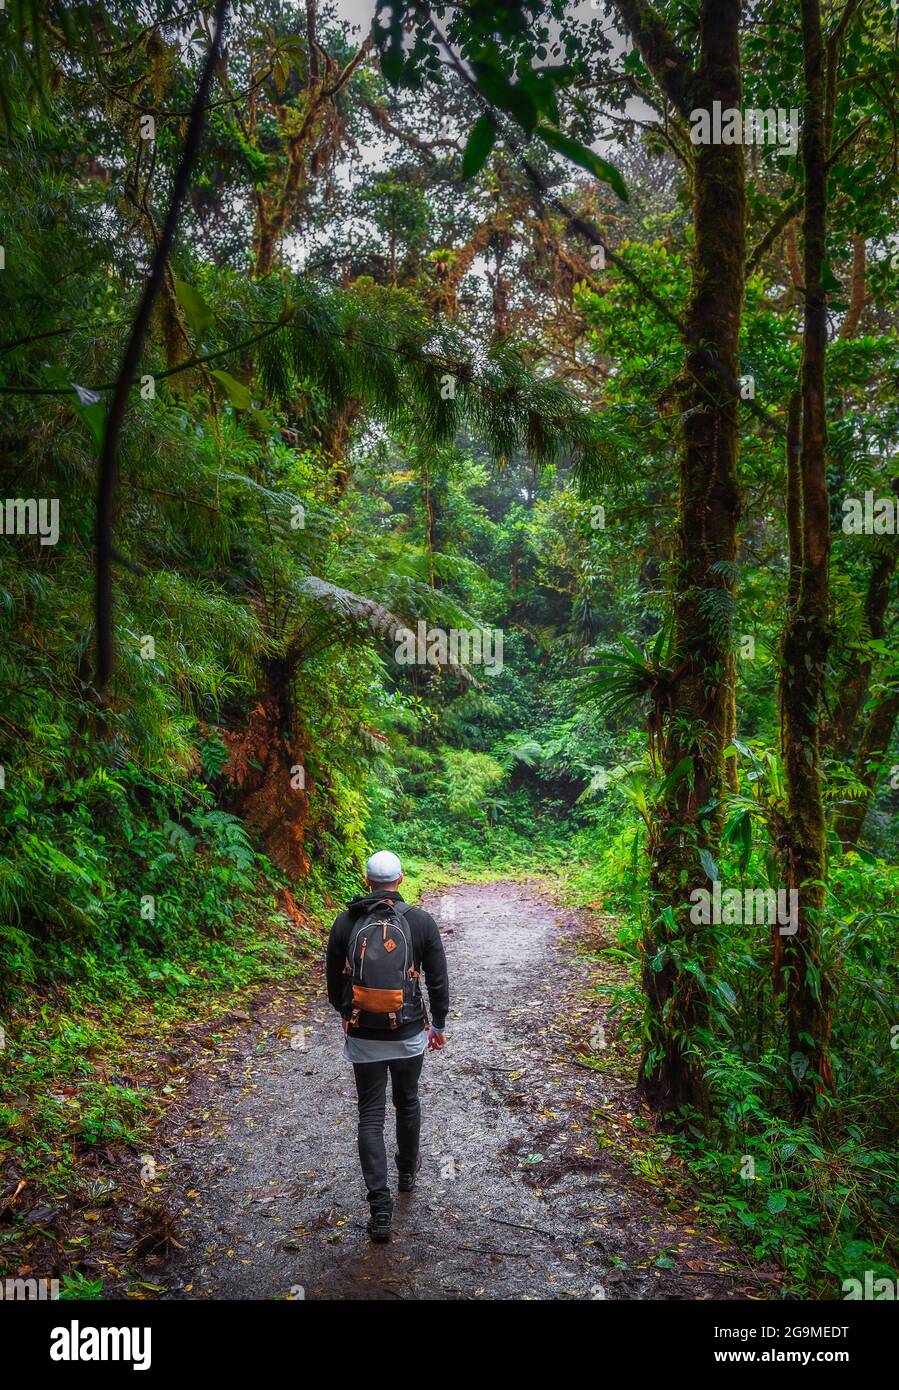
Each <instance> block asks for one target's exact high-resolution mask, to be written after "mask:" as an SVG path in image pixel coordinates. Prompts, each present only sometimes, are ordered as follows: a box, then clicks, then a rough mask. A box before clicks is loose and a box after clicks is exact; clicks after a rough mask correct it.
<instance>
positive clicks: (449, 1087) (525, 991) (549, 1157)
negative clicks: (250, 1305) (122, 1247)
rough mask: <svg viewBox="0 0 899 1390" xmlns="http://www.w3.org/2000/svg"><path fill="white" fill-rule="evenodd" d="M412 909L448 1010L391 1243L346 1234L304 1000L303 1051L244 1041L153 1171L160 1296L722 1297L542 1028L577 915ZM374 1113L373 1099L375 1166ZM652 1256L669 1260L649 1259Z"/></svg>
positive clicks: (324, 1087)
mask: <svg viewBox="0 0 899 1390" xmlns="http://www.w3.org/2000/svg"><path fill="white" fill-rule="evenodd" d="M423 905H425V906H427V907H428V908H429V909H430V910H431V911H432V912H433V913H434V915H435V917H437V919H438V921H439V923H440V926H441V931H442V932H443V935H444V942H445V945H446V950H447V955H448V958H449V966H450V984H451V989H452V995H453V1004H452V1009H451V1013H450V1017H449V1021H448V1038H449V1043H448V1046H447V1048H446V1050H445V1051H444V1052H443V1053H442V1054H429V1055H428V1056H427V1057H426V1059H425V1065H424V1072H423V1077H422V1088H421V1090H422V1110H423V1122H422V1156H423V1167H422V1171H421V1176H420V1180H419V1183H418V1186H417V1187H416V1190H415V1192H414V1193H413V1194H412V1195H410V1196H405V1195H404V1196H401V1197H399V1198H398V1200H397V1204H396V1210H395V1216H394V1237H393V1240H392V1242H391V1243H390V1244H389V1245H386V1246H373V1245H372V1244H371V1242H370V1241H369V1239H368V1237H367V1235H366V1232H365V1220H366V1217H367V1207H366V1204H365V1196H364V1188H363V1184H362V1180H361V1175H360V1172H359V1167H358V1159H357V1155H356V1141H355V1090H354V1086H353V1077H352V1069H351V1067H350V1066H349V1065H348V1064H347V1063H346V1062H344V1061H343V1060H342V1058H341V1056H340V1040H341V1034H340V1029H339V1023H338V1020H337V1019H336V1016H335V1015H334V1013H333V1011H332V1010H331V1009H330V1008H329V1006H328V1005H327V1002H326V1001H322V1002H321V1003H318V1004H316V1005H315V1006H314V1007H313V1008H312V1009H311V1010H310V1012H309V1014H308V1016H307V1017H306V1018H305V1019H304V1020H302V1021H303V1022H305V1024H306V1027H307V1033H306V1035H305V1047H304V1049H298V1048H297V1047H296V1046H295V1045H294V1046H291V1038H290V1036H289V1028H290V1024H291V1022H297V1023H298V1022H300V1020H299V1019H297V1020H286V1021H285V1020H284V1019H281V1020H279V1022H280V1025H281V1028H280V1031H281V1033H282V1034H287V1035H286V1036H278V1035H277V1034H276V1033H275V1031H274V1029H271V1028H270V1029H269V1030H268V1032H267V1035H266V1036H264V1037H263V1036H260V1038H259V1039H258V1040H257V1044H256V1050H255V1051H250V1052H249V1053H248V1054H247V1055H246V1057H245V1059H244V1062H245V1070H244V1072H243V1073H241V1074H236V1073H235V1074H234V1075H233V1078H232V1082H231V1085H230V1087H229V1088H227V1089H224V1090H220V1091H218V1092H217V1093H216V1094H215V1095H214V1096H213V1097H211V1098H210V1099H208V1100H207V1108H206V1109H205V1110H204V1113H203V1114H202V1116H199V1115H195V1116H194V1117H193V1123H194V1126H195V1128H194V1131H193V1132H192V1133H187V1134H186V1135H185V1136H184V1137H183V1138H182V1139H181V1141H180V1142H179V1143H178V1145H177V1148H176V1151H175V1153H174V1155H173V1158H172V1162H171V1164H170V1166H169V1175H168V1180H169V1185H170V1186H172V1185H174V1187H175V1189H176V1190H180V1191H181V1192H183V1193H185V1194H187V1195H186V1196H185V1198H184V1201H185V1206H184V1208H183V1210H184V1213H185V1214H184V1216H183V1218H182V1219H181V1221H180V1223H179V1228H178V1231H177V1239H178V1241H179V1243H180V1246H181V1248H180V1249H179V1250H178V1251H176V1253H175V1255H174V1257H173V1258H172V1260H171V1261H170V1263H169V1265H168V1267H167V1268H166V1270H165V1273H164V1275H162V1277H163V1279H164V1282H165V1285H166V1287H167V1289H168V1297H174V1298H240V1299H245V1298H279V1297H280V1298H284V1297H287V1296H289V1295H292V1296H294V1297H305V1298H306V1299H317V1298H318V1299H320V1298H348V1299H383V1298H409V1299H458V1298H488V1299H509V1298H538V1299H546V1298H576V1299H591V1298H644V1299H645V1298H688V1299H694V1298H708V1297H740V1296H741V1293H740V1292H739V1289H740V1276H739V1275H737V1276H735V1275H734V1274H733V1273H731V1274H725V1275H723V1274H722V1273H721V1272H720V1269H721V1261H722V1258H723V1257H724V1258H726V1257H727V1253H728V1252H727V1251H726V1249H725V1247H724V1246H723V1244H722V1243H720V1242H718V1241H715V1240H714V1239H713V1238H712V1237H709V1236H703V1235H700V1234H698V1233H696V1232H694V1231H693V1230H692V1228H691V1226H690V1219H691V1214H690V1213H685V1214H681V1215H677V1214H675V1215H671V1214H669V1213H667V1212H663V1211H661V1210H660V1209H659V1208H658V1207H657V1206H656V1205H655V1204H654V1201H653V1200H652V1197H651V1194H650V1193H649V1191H648V1190H647V1191H645V1192H641V1190H640V1186H639V1184H634V1183H632V1182H631V1181H629V1180H628V1177H627V1175H626V1174H622V1172H621V1171H617V1172H616V1170H615V1168H614V1165H613V1164H612V1163H611V1162H610V1161H609V1160H607V1159H604V1158H603V1151H602V1150H597V1148H596V1146H595V1142H594V1137H593V1120H592V1116H593V1113H594V1112H595V1111H602V1110H603V1108H604V1107H606V1108H608V1107H610V1106H612V1105H620V1104H622V1100H621V1097H622V1096H623V1095H624V1093H625V1089H626V1086H627V1082H626V1079H625V1078H621V1079H620V1082H619V1089H618V1092H617V1093H616V1094H615V1095H612V1094H610V1093H609V1092H610V1087H609V1081H608V1080H607V1079H604V1078H603V1077H602V1076H600V1075H599V1074H598V1073H594V1072H591V1071H590V1070H588V1069H583V1068H578V1067H577V1065H576V1064H573V1063H572V1062H571V1061H570V1060H566V1045H567V1037H566V1035H565V1034H564V1032H562V1031H560V1030H559V1029H557V1028H555V1027H554V1026H553V1021H554V1019H556V1018H557V1017H558V1013H559V1008H560V996H563V997H564V996H566V995H567V996H568V997H573V995H574V994H575V992H576V991H578V990H582V988H583V983H584V977H585V969H586V967H585V966H584V965H583V963H582V962H580V961H579V960H578V959H577V957H576V956H575V955H574V954H573V952H572V951H571V950H570V949H567V948H566V946H565V944H564V942H563V940H562V939H561V938H562V936H563V933H564V932H566V931H568V930H569V929H574V928H576V920H575V919H573V918H570V917H569V918H566V917H565V916H564V914H562V913H560V912H559V911H558V909H556V908H554V906H553V904H552V903H551V901H549V900H548V899H547V897H546V896H544V895H540V894H538V893H537V892H536V891H535V890H534V889H533V888H531V887H529V886H528V885H526V884H520V883H493V884H473V885H464V886H461V887H457V888H454V889H453V890H452V891H451V892H448V893H446V894H443V895H442V896H441V897H439V898H437V899H431V900H426V901H425V902H424V904H423ZM581 1002H582V1005H583V1002H584V1001H583V996H582V998H581ZM563 1007H564V1004H563ZM588 1012H589V1011H588ZM535 1020H536V1023H535ZM285 1024H286V1025H287V1026H286V1027H285ZM309 1030H311V1031H309ZM587 1031H589V1024H587ZM295 1036H296V1035H294V1037H295ZM210 1106H211V1108H209V1107H210ZM392 1121H393V1111H392V1109H391V1108H390V1107H388V1154H390V1155H392V1153H393V1148H392V1145H391V1138H392V1136H391V1134H390V1129H391V1126H392ZM694 1219H695V1218H694ZM667 1250H670V1251H673V1252H674V1253H675V1256H676V1260H675V1265H676V1267H674V1268H659V1267H658V1266H657V1265H656V1260H657V1259H658V1257H659V1255H660V1254H662V1252H664V1251H667ZM663 1263H664V1261H663ZM688 1266H692V1268H690V1267H688ZM705 1270H708V1271H709V1272H708V1273H706V1272H703V1271H705ZM716 1270H717V1271H719V1272H717V1273H716V1272H715V1271H716ZM153 1277H154V1278H157V1279H158V1278H159V1277H160V1271H159V1270H158V1269H157V1270H156V1272H155V1273H154V1275H153ZM300 1290H302V1292H300ZM755 1293H756V1296H758V1293H759V1289H758V1287H756V1288H755ZM742 1296H745V1294H744V1295H742Z"/></svg>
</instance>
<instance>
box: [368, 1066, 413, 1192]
mask: <svg viewBox="0 0 899 1390" xmlns="http://www.w3.org/2000/svg"><path fill="white" fill-rule="evenodd" d="M423 1062H424V1053H422V1054H421V1056H420V1057H402V1058H398V1059H396V1060H395V1061H390V1062H354V1063H353V1071H354V1072H355V1075H356V1095H357V1096H358V1099H359V1158H360V1160H361V1163H362V1176H363V1177H364V1178H365V1186H366V1187H367V1188H368V1200H369V1203H370V1204H371V1206H373V1207H375V1206H378V1205H380V1204H382V1203H386V1202H389V1201H390V1188H389V1187H388V1185H387V1150H386V1148H385V1147H384V1116H385V1114H386V1111H387V1073H388V1072H389V1073H390V1088H391V1091H392V1093H393V1105H394V1109H395V1110H396V1147H397V1155H396V1166H397V1168H398V1169H399V1171H400V1172H401V1173H412V1172H414V1170H415V1165H416V1163H417V1161H418V1135H419V1131H420V1129H421V1103H420V1102H419V1099H418V1078H419V1077H420V1076H421V1068H422V1063H423Z"/></svg>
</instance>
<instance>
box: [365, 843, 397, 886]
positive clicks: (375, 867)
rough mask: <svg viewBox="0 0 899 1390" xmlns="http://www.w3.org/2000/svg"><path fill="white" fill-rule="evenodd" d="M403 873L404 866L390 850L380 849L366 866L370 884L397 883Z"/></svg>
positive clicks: (366, 874) (366, 875)
mask: <svg viewBox="0 0 899 1390" xmlns="http://www.w3.org/2000/svg"><path fill="white" fill-rule="evenodd" d="M402 873H403V866H402V864H401V863H400V861H399V859H398V858H397V856H396V855H395V854H391V853H390V850H389V849H379V850H378V852H377V854H373V855H372V857H371V858H370V859H369V861H368V863H367V864H366V866H365V877H366V878H367V879H368V880H369V882H370V883H396V881H397V879H399V878H400V877H401V876H402Z"/></svg>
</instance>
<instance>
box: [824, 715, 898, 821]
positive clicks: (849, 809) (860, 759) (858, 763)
mask: <svg viewBox="0 0 899 1390" xmlns="http://www.w3.org/2000/svg"><path fill="white" fill-rule="evenodd" d="M897 719H899V690H890V691H888V692H885V693H884V695H883V697H882V698H881V699H879V700H878V701H877V703H876V704H875V706H874V708H873V709H872V710H871V712H870V714H869V715H868V718H867V719H866V721H865V724H864V727H863V729H862V734H861V738H860V739H859V742H858V748H857V749H856V753H855V761H854V763H853V771H854V772H855V775H856V777H857V778H858V780H859V781H860V782H861V783H862V784H863V785H864V786H865V788H866V789H867V795H866V796H863V797H859V798H858V800H856V801H850V802H848V803H847V804H846V805H845V806H844V807H843V808H842V810H841V811H840V812H839V814H838V815H837V816H836V818H835V821H834V829H835V830H836V833H837V835H838V836H839V838H840V839H841V840H842V842H843V844H844V846H846V847H850V848H851V847H852V846H853V845H857V844H858V842H859V840H860V839H861V834H862V830H863V829H864V826H865V817H866V816H867V814H868V810H869V808H870V805H871V801H872V798H873V796H874V790H875V788H876V786H877V779H878V775H879V773H880V770H881V766H882V764H883V761H884V758H885V757H886V754H887V750H888V749H889V746H890V742H891V740H892V737H893V730H894V729H895V727H896V720H897Z"/></svg>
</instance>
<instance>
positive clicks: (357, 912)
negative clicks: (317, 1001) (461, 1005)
mask: <svg viewBox="0 0 899 1390" xmlns="http://www.w3.org/2000/svg"><path fill="white" fill-rule="evenodd" d="M385 898H389V899H390V901H391V902H399V903H401V902H403V901H404V899H403V896H402V894H401V893H398V892H397V891H396V889H384V888H380V889H377V890H376V891H375V892H374V893H366V894H365V895H364V896H363V897H359V898H353V900H352V902H350V903H347V906H346V911H345V912H341V914H340V916H339V917H338V918H337V920H336V921H335V923H334V925H333V927H332V928H331V935H330V937H329V938H328V956H327V963H326V966H327V976H328V998H329V1000H330V1001H331V1003H332V1004H333V1005H334V1008H335V1009H336V1010H337V1012H338V1013H339V1014H340V1016H341V1018H349V1010H348V1008H347V1007H346V1005H345V1002H344V1001H345V996H346V985H347V977H346V975H345V973H344V966H345V964H346V955H347V949H348V947H349V944H350V933H351V931H352V928H353V923H354V922H355V921H356V920H357V918H358V917H360V916H362V915H364V914H365V913H366V912H367V911H368V910H369V909H370V908H371V907H372V906H373V905H374V904H375V903H377V902H383V901H384V899H385ZM406 921H407V922H408V923H409V928H410V931H411V933H412V955H413V958H414V961H415V967H416V969H417V970H421V971H423V973H424V979H425V984H426V985H427V987H428V1003H429V1005H430V1012H431V1022H432V1023H433V1025H434V1027H435V1028H444V1027H445V1026H446V1015H447V1012H448V1010H449V977H448V975H447V969H446V956H445V954H444V950H443V942H442V941H441V940H440V932H439V931H438V928H437V923H436V922H435V921H434V918H433V917H432V916H431V914H430V913H429V912H424V911H423V910H422V909H421V908H420V907H410V909H409V911H408V912H407V913H406ZM422 1023H423V1017H422V1018H419V1019H414V1018H413V1019H410V1020H409V1022H408V1023H401V1024H400V1026H399V1027H398V1028H354V1029H353V1037H354V1038H375V1039H378V1040H382V1041H384V1042H393V1041H395V1040H397V1039H399V1038H411V1037H414V1036H415V1034H416V1033H420V1032H421V1028H422Z"/></svg>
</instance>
